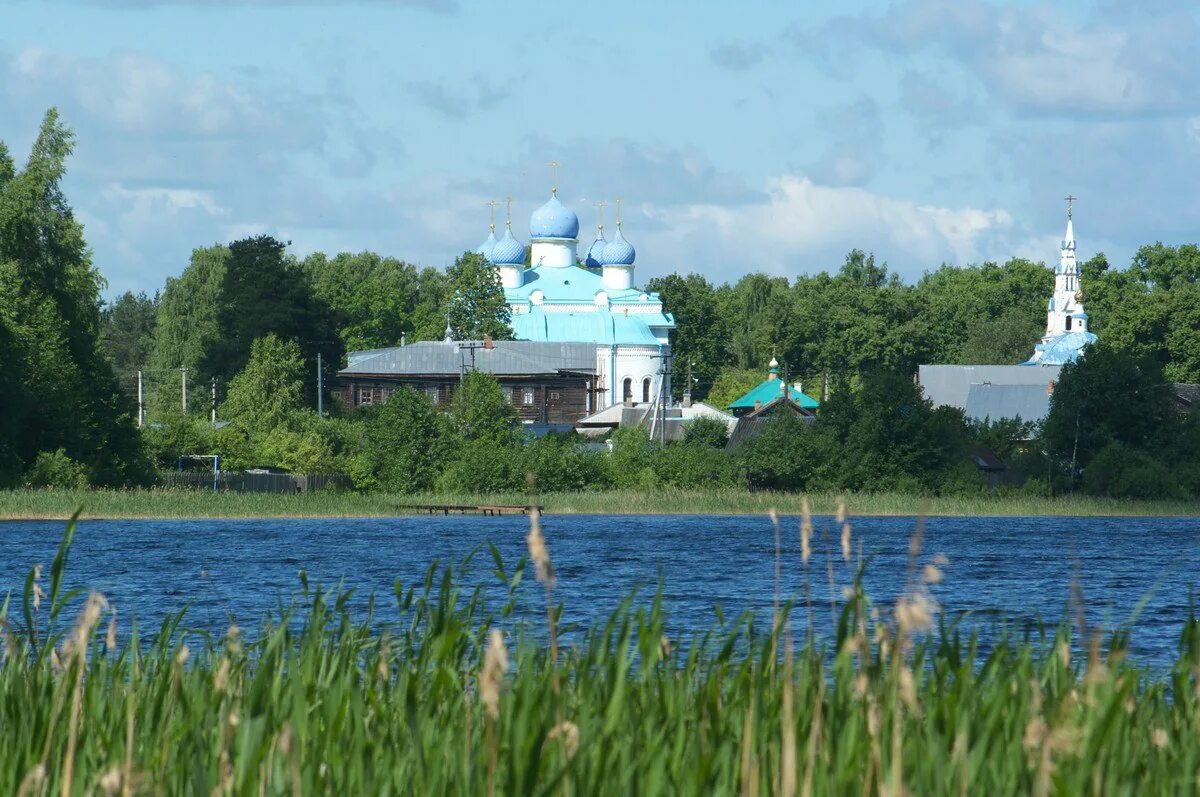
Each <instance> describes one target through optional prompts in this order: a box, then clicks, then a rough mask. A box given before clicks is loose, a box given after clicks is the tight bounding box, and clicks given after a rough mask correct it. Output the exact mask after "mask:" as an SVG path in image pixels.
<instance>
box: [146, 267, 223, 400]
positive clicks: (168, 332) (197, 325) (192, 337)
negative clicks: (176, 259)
mask: <svg viewBox="0 0 1200 797" xmlns="http://www.w3.org/2000/svg"><path fill="white" fill-rule="evenodd" d="M228 262H229V247H227V246H223V245H217V246H208V247H200V248H197V249H194V250H192V256H191V260H190V261H189V263H188V266H187V268H185V269H184V270H183V273H182V274H180V275H179V276H178V277H167V285H166V288H165V289H164V290H163V294H162V298H161V299H160V300H159V302H158V319H157V322H156V324H155V333H154V349H153V353H152V355H151V357H150V362H151V365H152V369H151V370H152V376H153V378H154V381H153V383H152V385H151V389H150V392H151V396H152V400H151V405H152V409H153V411H154V414H155V415H157V414H158V413H160V412H163V411H165V410H166V408H168V407H178V406H179V405H180V403H181V402H180V393H181V388H182V385H181V384H180V383H181V381H182V379H181V375H180V373H179V370H180V369H182V368H187V369H188V372H189V373H190V374H191V382H192V384H203V383H204V382H205V381H207V380H209V379H211V378H213V377H216V376H219V377H220V378H222V379H223V380H225V381H228V378H229V377H231V376H232V375H233V374H216V373H212V372H206V371H202V370H201V368H200V366H201V364H202V363H205V362H206V360H207V359H208V353H209V352H210V351H212V350H213V349H214V348H215V347H216V346H217V342H218V341H219V340H220V339H221V334H222V333H221V324H220V321H219V320H218V308H219V307H220V304H221V299H222V293H221V288H222V285H223V284H224V282H225V270H226V265H227V264H228Z"/></svg>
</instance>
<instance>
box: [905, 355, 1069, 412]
mask: <svg viewBox="0 0 1200 797" xmlns="http://www.w3.org/2000/svg"><path fill="white" fill-rule="evenodd" d="M1061 370H1062V366H1061V365H922V366H921V368H920V370H919V372H918V381H920V383H921V388H922V389H923V390H924V391H925V397H926V398H928V399H929V400H930V401H932V402H933V406H935V407H941V406H943V405H949V406H951V407H958V408H959V409H960V410H965V409H966V408H967V394H968V393H969V392H970V389H971V385H983V384H992V385H1040V386H1041V387H1042V388H1043V389H1045V388H1046V387H1047V386H1048V385H1049V384H1050V383H1051V382H1057V381H1058V374H1059V372H1060V371H1061Z"/></svg>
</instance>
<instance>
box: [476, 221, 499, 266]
mask: <svg viewBox="0 0 1200 797" xmlns="http://www.w3.org/2000/svg"><path fill="white" fill-rule="evenodd" d="M495 248H496V228H495V227H492V231H491V232H489V233H488V237H487V240H486V241H484V242H483V243H481V244H480V245H479V248H478V249H476V250H475V254H477V255H483V256H484V257H485V258H486V259H488V260H491V259H492V250H493V249H495Z"/></svg>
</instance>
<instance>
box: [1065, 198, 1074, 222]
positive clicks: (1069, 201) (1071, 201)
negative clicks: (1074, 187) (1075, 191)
mask: <svg viewBox="0 0 1200 797" xmlns="http://www.w3.org/2000/svg"><path fill="white" fill-rule="evenodd" d="M1066 200H1067V218H1068V219H1069V218H1071V205H1072V204H1073V203H1074V202H1075V197H1073V196H1071V195H1070V194H1067V196H1066Z"/></svg>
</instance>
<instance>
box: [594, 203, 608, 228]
mask: <svg viewBox="0 0 1200 797" xmlns="http://www.w3.org/2000/svg"><path fill="white" fill-rule="evenodd" d="M607 206H608V203H607V202H604V201H600V202H597V203H596V218H597V219H598V220H599V221H598V222H597V224H596V229H598V230H603V229H604V208H606V207H607Z"/></svg>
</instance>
